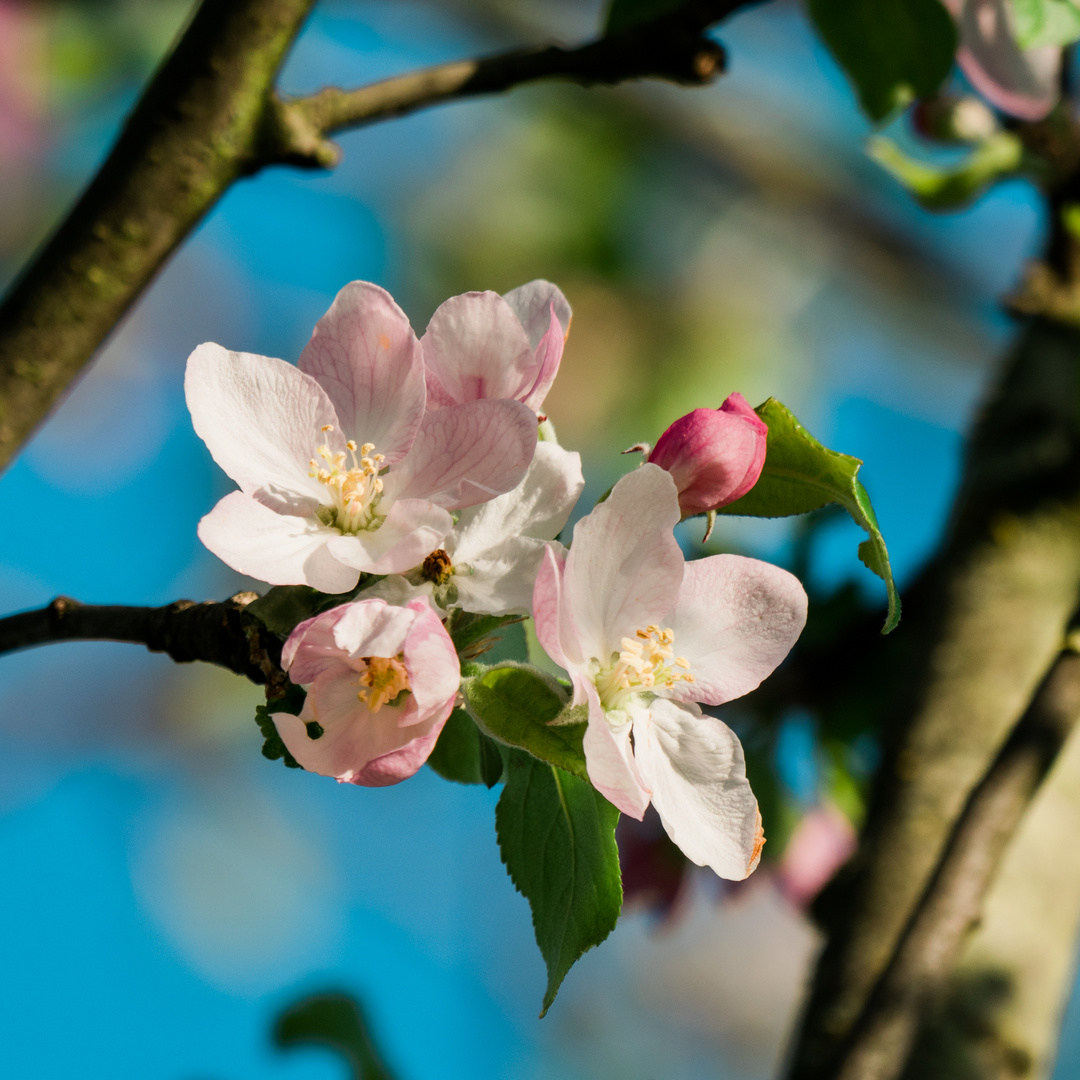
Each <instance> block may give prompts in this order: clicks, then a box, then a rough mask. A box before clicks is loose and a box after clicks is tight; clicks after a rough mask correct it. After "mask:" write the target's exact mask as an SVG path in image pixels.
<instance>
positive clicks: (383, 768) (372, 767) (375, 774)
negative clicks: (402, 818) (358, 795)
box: [349, 701, 454, 787]
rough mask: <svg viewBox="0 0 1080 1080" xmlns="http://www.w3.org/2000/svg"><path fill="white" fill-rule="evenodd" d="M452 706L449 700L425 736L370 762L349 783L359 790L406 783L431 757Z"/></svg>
mask: <svg viewBox="0 0 1080 1080" xmlns="http://www.w3.org/2000/svg"><path fill="white" fill-rule="evenodd" d="M453 707H454V703H453V701H448V702H447V703H446V706H445V710H444V715H443V716H442V717H441V718H440V719H438V720H437V721H436V722H435V723H434V724H433V725H432V727H431V730H430V731H429V732H428V734H427V735H421V736H419V737H417V738H415V739H413V741H412V742H410V743H406V744H405V745H404V746H403V747H402V748H401V749H400V750H394V751H393V752H392V753H389V754H384V755H383V756H382V757H378V758H375V760H374V761H369V762H368V763H367V764H366V765H365V766H364V767H363V768H362V769H361V770H360V771H359V772H357V773H354V774H353V776H352V779H351V780H350V781H349V783H350V784H359V785H360V786H362V787H388V786H389V785H390V784H400V783H401V781H402V780H408V779H409V777H410V776H412V775H413V774H414V773H415V772H417V770H418V769H419V768H420V766H421V765H423V764H424V762H425V761H427V759H428V758H429V757H431V751H432V750H434V749H435V743H436V742H438V741H439V733H440V732H441V731H442V729H443V725H444V724H445V723H446V720H447V717H449V715H450V712H451V710H452V709H453Z"/></svg>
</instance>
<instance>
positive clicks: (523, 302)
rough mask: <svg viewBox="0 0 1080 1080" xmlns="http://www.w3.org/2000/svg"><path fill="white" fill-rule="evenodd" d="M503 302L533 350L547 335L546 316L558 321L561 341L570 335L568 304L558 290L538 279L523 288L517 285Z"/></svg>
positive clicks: (504, 295) (547, 318) (549, 283)
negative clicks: (506, 304)
mask: <svg viewBox="0 0 1080 1080" xmlns="http://www.w3.org/2000/svg"><path fill="white" fill-rule="evenodd" d="M503 299H504V300H505V301H506V302H507V303H508V304H509V305H510V308H511V310H512V311H513V312H514V314H515V315H516V316H517V317H518V321H519V322H520V323H521V325H522V327H523V328H524V330H525V333H526V335H527V336H528V339H529V347H530V348H531V349H536V347H537V346H538V345H539V344H540V341H541V339H542V338H543V337H544V336H545V335H546V334H547V333H548V330H549V327H550V319H549V315H550V314H552V313H553V314H554V316H555V318H556V319H557V320H558V322H559V325H560V329H561V330H562V337H563V340H565V339H566V336H567V335H568V334H569V333H570V305H569V304H568V303H567V302H566V297H565V296H563V294H562V290H560V289H559V287H558V286H557V285H552V284H551V282H550V281H543V280H542V279H539V278H538V279H537V280H536V281H530V282H529V283H528V284H526V285H519V286H518V287H517V288H516V289H511V290H510V291H509V292H508V293H504V294H503ZM553 309H554V310H553Z"/></svg>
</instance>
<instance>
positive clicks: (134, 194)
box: [0, 0, 314, 468]
mask: <svg viewBox="0 0 1080 1080" xmlns="http://www.w3.org/2000/svg"><path fill="white" fill-rule="evenodd" d="M313 3H314V0H203V3H202V5H201V6H200V8H199V10H198V12H197V13H196V15H195V17H194V19H193V20H192V22H191V24H190V25H189V27H188V29H187V30H186V32H185V33H184V35H183V37H182V38H181V39H180V41H179V43H178V44H177V46H176V48H175V49H174V51H173V53H172V55H171V56H170V57H169V58H168V59H167V60H166V61H165V63H164V65H163V66H162V67H161V69H160V70H159V71H158V73H157V75H156V76H155V77H154V79H153V81H152V82H151V84H150V86H149V87H148V89H147V90H146V93H145V94H144V95H143V97H142V100H141V101H140V102H139V104H138V106H137V107H136V109H135V111H134V113H132V115H131V117H130V118H129V120H128V122H127V124H126V126H125V128H124V131H123V133H122V134H121V136H120V138H119V140H118V141H117V143H116V145H115V146H114V147H113V150H112V152H111V153H110V154H109V157H108V159H107V160H106V162H105V164H104V165H103V166H102V168H101V171H100V172H99V173H98V174H97V176H96V177H95V178H94V180H93V181H92V183H91V184H90V187H89V188H88V189H87V191H86V192H85V194H84V195H83V196H82V198H81V199H80V200H79V201H78V203H77V204H76V205H75V207H74V209H73V210H72V211H71V213H70V214H69V215H68V217H67V219H66V221H64V223H63V224H62V225H61V226H60V228H59V230H58V231H57V232H56V234H55V235H54V236H53V237H52V239H51V240H50V241H49V243H48V244H47V245H46V246H45V248H44V249H43V250H42V251H41V252H40V254H38V256H37V257H36V258H35V259H34V261H33V262H32V263H31V265H30V266H29V268H28V269H27V270H26V271H25V272H24V274H23V275H22V277H21V278H20V280H19V281H18V282H17V283H16V284H15V286H14V288H13V289H12V291H11V292H10V294H9V295H8V296H7V298H6V300H5V301H4V303H3V306H2V307H0V468H2V467H3V466H4V465H5V464H6V463H7V462H8V461H9V460H10V458H11V456H12V455H13V454H14V452H15V451H16V450H17V448H18V447H19V446H20V445H21V444H22V442H23V441H24V440H25V439H26V438H27V437H28V435H29V434H30V432H31V431H32V430H33V429H34V427H35V426H36V425H37V423H38V422H39V421H40V420H41V419H42V417H43V416H44V415H45V414H46V412H47V411H48V410H49V409H50V408H51V407H52V405H53V403H54V402H55V401H56V400H57V398H58V397H59V396H60V394H61V393H63V391H64V389H65V388H66V387H67V386H68V384H69V383H70V382H71V380H72V379H74V378H75V376H76V375H78V373H79V372H80V371H81V370H82V368H83V366H84V365H85V364H86V362H87V361H88V360H89V359H90V357H91V355H92V354H93V352H94V350H95V349H97V347H98V346H99V345H100V344H101V342H102V341H103V340H104V339H105V337H106V335H107V334H108V333H109V332H110V331H111V330H112V329H113V327H114V326H115V325H116V323H117V322H118V321H119V319H120V318H121V316H122V315H123V314H124V312H125V311H127V309H128V308H129V307H130V306H131V304H132V303H133V302H134V300H135V298H136V297H137V296H138V295H139V294H140V293H141V292H142V290H143V289H144V288H145V287H146V286H147V284H149V282H150V280H151V278H153V276H154V275H155V274H156V273H157V271H158V269H159V268H160V267H161V266H162V264H163V263H164V262H165V260H166V258H168V256H169V254H170V253H171V252H172V251H173V249H174V248H175V247H176V245H177V244H179V243H180V241H181V240H183V239H184V237H185V236H186V235H187V234H188V233H189V232H190V231H191V229H192V228H193V227H194V226H195V225H196V224H197V223H198V222H199V221H200V220H201V219H202V217H203V216H204V215H205V214H206V212H207V211H208V210H209V209H210V207H211V206H213V204H214V203H215V202H216V201H217V200H218V199H219V198H220V197H221V195H222V194H223V193H224V192H225V191H226V190H228V188H229V185H230V184H232V183H233V181H234V180H236V179H237V177H239V176H241V175H243V174H244V173H245V172H248V171H250V169H251V165H252V159H253V153H254V150H255V147H256V146H257V145H258V142H259V138H260V134H261V131H262V126H263V123H264V117H265V113H266V106H267V101H268V100H269V98H270V95H271V94H272V92H273V84H274V79H275V77H276V75H277V70H278V68H279V66H280V64H281V61H282V58H283V57H284V55H285V52H286V50H287V48H288V46H289V44H290V43H291V42H292V40H293V37H294V36H295V35H296V33H297V31H298V30H299V28H300V25H301V24H302V22H303V21H304V18H305V16H306V15H307V13H308V10H309V9H310V8H311V6H312V4H313Z"/></svg>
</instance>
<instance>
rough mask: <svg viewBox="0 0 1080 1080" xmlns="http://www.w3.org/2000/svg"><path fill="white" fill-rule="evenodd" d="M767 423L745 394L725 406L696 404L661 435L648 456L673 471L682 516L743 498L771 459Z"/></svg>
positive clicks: (706, 511)
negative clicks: (767, 455) (699, 406)
mask: <svg viewBox="0 0 1080 1080" xmlns="http://www.w3.org/2000/svg"><path fill="white" fill-rule="evenodd" d="M767 434H768V428H767V427H766V426H765V422H764V421H763V420H762V419H761V418H760V417H759V416H758V415H757V413H756V412H754V410H753V409H752V408H751V407H750V405H749V403H748V402H747V400H746V398H744V397H743V396H742V394H731V395H730V396H729V397H728V399H727V400H726V401H725V402H724V403H723V405H721V406H720V408H719V409H694V411H693V412H690V413H687V414H686V416H684V417H682V418H680V419H679V420H676V421H675V423H674V424H672V425H671V427H669V428H668V429H667V431H665V432H664V434H663V435H661V436H660V439H659V441H658V442H657V444H656V446H654V447H653V448H652V452H651V453H650V454H649V456H648V460H649V461H651V462H652V463H653V464H654V465H659V466H660V467H661V468H662V469H666V470H667V471H668V472H669V473H671V475H672V478H673V479H674V480H675V486H676V487H677V488H678V491H679V509H680V511H681V512H682V516H683V517H684V518H685V517H693V516H694V515H695V514H705V513H708V512H709V511H710V510H719V509H720V507H721V506H727V504H728V503H732V502H734V501H735V500H736V499H740V498H742V496H743V495H745V494H746V493H747V492H748V491H749V490H750V489H751V488H752V487H753V486H754V485H755V484H756V483H757V481H758V477H759V476H760V475H761V467H762V466H763V465H764V464H765V437H766V435H767Z"/></svg>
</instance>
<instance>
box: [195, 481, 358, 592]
mask: <svg viewBox="0 0 1080 1080" xmlns="http://www.w3.org/2000/svg"><path fill="white" fill-rule="evenodd" d="M336 535H337V534H336V533H335V532H334V531H333V530H332V529H328V528H327V527H326V526H325V525H323V524H321V523H320V522H319V521H318V520H317V519H316V518H313V517H307V518H305V517H296V516H295V515H292V514H279V513H277V512H275V511H274V510H271V509H269V508H268V507H266V506H263V505H262V504H261V503H259V502H256V501H255V500H254V499H252V498H249V497H248V496H247V495H245V494H244V493H243V492H242V491H234V492H232V493H231V494H229V495H226V496H225V498H224V499H222V500H221V501H220V502H219V503H218V504H217V506H215V507H214V509H213V510H211V511H210V513H209V514H207V515H206V517H204V518H203V519H202V521H200V522H199V539H200V540H201V541H202V542H203V543H204V544H205V545H206V546H207V547H208V548H209V549H210V550H211V551H212V552H213V553H214V554H215V555H216V556H217V557H218V558H219V559H221V560H222V561H223V562H225V563H228V565H229V566H231V567H232V568H233V569H234V570H239V571H240V573H241V574H247V575H248V576H249V577H253V578H257V579H258V580H259V581H266V582H269V583H270V584H271V585H310V586H311V587H312V588H313V589H318V590H319V591H320V592H325V593H341V592H347V591H348V590H349V589H352V588H354V587H355V585H356V582H357V578H358V577H359V574H358V573H357V571H356V570H355V569H353V568H350V567H349V566H345V565H342V563H341V562H339V561H338V560H337V559H335V558H334V557H333V556H332V555H331V554H330V552H329V550H328V548H327V544H328V542H329V541H330V540H332V539H333V538H334V537H335V536H336Z"/></svg>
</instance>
